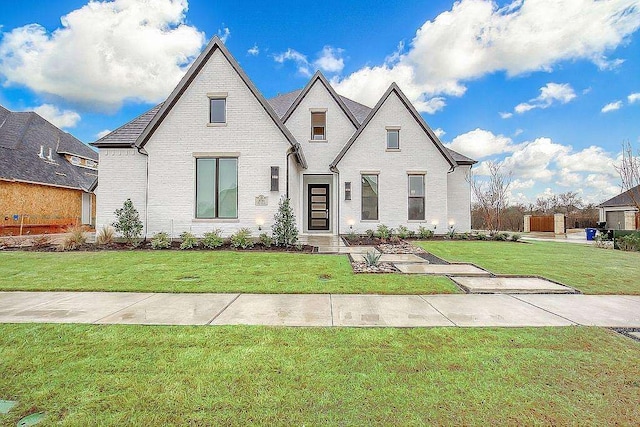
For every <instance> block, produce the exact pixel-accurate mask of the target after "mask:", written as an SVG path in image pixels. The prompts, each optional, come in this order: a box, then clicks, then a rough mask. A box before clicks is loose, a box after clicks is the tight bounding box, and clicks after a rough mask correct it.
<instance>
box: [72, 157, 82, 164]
mask: <svg viewBox="0 0 640 427" xmlns="http://www.w3.org/2000/svg"><path fill="white" fill-rule="evenodd" d="M71 164H72V165H75V166H78V165H80V157H78V156H71Z"/></svg>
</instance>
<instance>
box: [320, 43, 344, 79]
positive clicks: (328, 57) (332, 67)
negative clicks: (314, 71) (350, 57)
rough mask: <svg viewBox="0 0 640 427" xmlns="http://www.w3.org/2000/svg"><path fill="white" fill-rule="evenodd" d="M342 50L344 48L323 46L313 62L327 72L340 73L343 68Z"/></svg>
mask: <svg viewBox="0 0 640 427" xmlns="http://www.w3.org/2000/svg"><path fill="white" fill-rule="evenodd" d="M343 52H344V49H340V48H334V47H331V46H325V47H323V48H322V52H321V53H320V55H319V57H318V59H316V60H315V62H314V63H313V64H314V65H315V66H316V67H317V68H319V69H320V70H322V71H325V72H327V73H340V72H341V71H342V69H343V68H344V59H343V58H342V53H343Z"/></svg>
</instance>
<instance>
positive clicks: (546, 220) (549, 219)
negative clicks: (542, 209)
mask: <svg viewBox="0 0 640 427" xmlns="http://www.w3.org/2000/svg"><path fill="white" fill-rule="evenodd" d="M531 231H555V230H554V224H553V215H550V216H535V215H534V216H532V217H531Z"/></svg>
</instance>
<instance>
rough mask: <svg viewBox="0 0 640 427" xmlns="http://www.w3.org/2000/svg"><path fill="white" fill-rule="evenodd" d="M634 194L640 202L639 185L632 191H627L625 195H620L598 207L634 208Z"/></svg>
mask: <svg viewBox="0 0 640 427" xmlns="http://www.w3.org/2000/svg"><path fill="white" fill-rule="evenodd" d="M632 192H633V194H634V196H635V199H636V200H640V185H637V186H635V187H633V188H632V189H631V190H627V191H625V192H624V193H620V194H618V195H617V196H615V197H612V198H610V199H609V200H607V201H606V202H602V203H600V204H599V205H598V207H601V208H607V207H615V206H633V200H632V199H631V193H632Z"/></svg>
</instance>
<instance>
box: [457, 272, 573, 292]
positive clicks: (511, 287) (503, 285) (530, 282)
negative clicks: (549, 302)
mask: <svg viewBox="0 0 640 427" xmlns="http://www.w3.org/2000/svg"><path fill="white" fill-rule="evenodd" d="M451 280H453V281H454V282H456V283H457V284H458V285H459V286H460V287H461V288H462V289H464V290H465V291H467V292H468V293H471V294H496V293H509V294H541V293H543V294H574V293H576V291H575V290H574V289H571V288H569V287H567V286H564V285H559V284H557V283H554V282H551V281H549V280H545V279H542V278H539V277H456V276H452V277H451Z"/></svg>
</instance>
